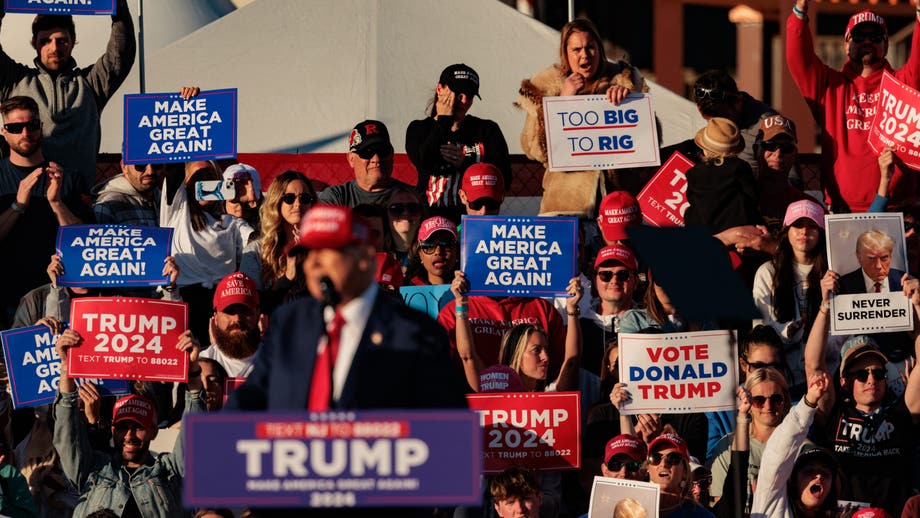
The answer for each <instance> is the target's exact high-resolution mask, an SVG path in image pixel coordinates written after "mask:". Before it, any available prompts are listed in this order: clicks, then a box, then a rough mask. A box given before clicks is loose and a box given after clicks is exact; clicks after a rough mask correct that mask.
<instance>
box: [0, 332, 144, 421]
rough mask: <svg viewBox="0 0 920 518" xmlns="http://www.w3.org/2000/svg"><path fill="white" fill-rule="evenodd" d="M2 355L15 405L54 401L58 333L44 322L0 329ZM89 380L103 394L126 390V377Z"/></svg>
mask: <svg viewBox="0 0 920 518" xmlns="http://www.w3.org/2000/svg"><path fill="white" fill-rule="evenodd" d="M0 341H2V343H3V358H4V360H5V361H6V371H7V374H8V375H9V378H10V392H11V393H12V396H13V406H14V407H16V408H23V407H31V406H37V405H44V404H47V403H53V402H54V396H55V395H56V394H57V388H58V382H59V381H60V378H61V359H60V357H58V355H57V351H55V350H54V344H55V342H57V336H53V335H52V334H51V330H50V329H48V327H47V326H43V325H37V326H30V327H20V328H18V329H10V330H9V331H3V332H0ZM77 381H78V382H80V381H92V382H93V383H94V384H95V385H96V387H97V388H98V389H99V393H100V394H102V395H120V394H127V393H128V381H127V380H99V379H93V380H77Z"/></svg>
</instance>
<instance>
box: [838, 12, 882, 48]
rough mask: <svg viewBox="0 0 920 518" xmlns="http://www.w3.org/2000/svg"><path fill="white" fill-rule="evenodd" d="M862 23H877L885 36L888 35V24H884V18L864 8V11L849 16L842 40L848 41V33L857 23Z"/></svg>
mask: <svg viewBox="0 0 920 518" xmlns="http://www.w3.org/2000/svg"><path fill="white" fill-rule="evenodd" d="M863 23H874V24H876V25H878V26H879V27H881V28H882V32H884V33H885V37H888V26H887V25H885V19H884V18H882V17H881V16H879V15H877V14H875V13H873V12H872V11H870V10H868V9H866V10H865V11H860V12H858V13H856V14H854V15H853V16H851V17H850V21H849V22H847V31H846V33H844V35H843V39H844V41H850V33H851V32H853V29H854V28H855V27H856V26H857V25H860V24H863Z"/></svg>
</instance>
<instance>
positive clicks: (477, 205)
mask: <svg viewBox="0 0 920 518" xmlns="http://www.w3.org/2000/svg"><path fill="white" fill-rule="evenodd" d="M469 205H470V208H471V209H473V210H480V209H482V208H483V207H485V208H486V210H487V211H490V212H491V211H496V210H498V209H499V208H500V207H501V206H502V204H501V202H500V201H498V200H493V199H492V198H479V199H478V200H475V201H471V202H469Z"/></svg>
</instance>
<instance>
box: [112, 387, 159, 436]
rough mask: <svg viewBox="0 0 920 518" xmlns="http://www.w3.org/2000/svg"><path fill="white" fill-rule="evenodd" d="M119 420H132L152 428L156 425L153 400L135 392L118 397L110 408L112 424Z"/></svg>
mask: <svg viewBox="0 0 920 518" xmlns="http://www.w3.org/2000/svg"><path fill="white" fill-rule="evenodd" d="M121 421H134V422H135V423H137V424H139V425H141V426H143V427H144V428H146V429H148V430H153V429H154V428H156V427H157V411H156V408H155V407H154V406H153V401H150V400H149V399H147V398H145V397H144V396H138V395H137V394H131V395H129V396H125V397H123V398H121V399H119V400H118V401H116V402H115V407H114V408H113V409H112V424H113V425H116V424H118V423H119V422H121Z"/></svg>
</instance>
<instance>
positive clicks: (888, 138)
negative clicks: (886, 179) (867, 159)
mask: <svg viewBox="0 0 920 518" xmlns="http://www.w3.org/2000/svg"><path fill="white" fill-rule="evenodd" d="M878 91H879V96H878V104H876V105H875V118H873V119H872V124H871V126H869V146H870V147H871V148H872V149H873V150H874V151H875V152H876V153H881V152H882V150H883V149H884V148H886V147H890V148H891V149H892V150H893V151H894V153H895V154H896V155H897V156H898V158H900V159H901V160H903V161H904V163H905V164H906V165H907V167H910V168H912V169H920V92H917V91H916V90H914V89H913V88H911V87H909V86H907V85H905V84H904V83H902V82H900V81H898V80H897V79H896V78H895V77H894V76H893V75H891V74H890V73H889V72H887V71H886V72H885V73H884V75H882V82H881V84H880V85H879V90H878Z"/></svg>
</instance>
